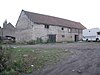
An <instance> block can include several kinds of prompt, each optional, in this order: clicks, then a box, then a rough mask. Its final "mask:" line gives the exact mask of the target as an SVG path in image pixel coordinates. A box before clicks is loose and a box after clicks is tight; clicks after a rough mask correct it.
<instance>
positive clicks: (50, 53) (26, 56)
mask: <svg viewBox="0 0 100 75" xmlns="http://www.w3.org/2000/svg"><path fill="white" fill-rule="evenodd" d="M9 51H10V52H11V54H10V56H11V57H10V60H9V61H10V71H11V73H14V75H18V74H21V73H31V72H32V71H35V70H41V69H42V68H43V67H44V66H45V65H50V64H54V63H57V62H58V61H59V60H60V59H61V58H64V57H65V56H69V55H70V54H71V53H70V52H69V51H66V52H65V50H62V49H38V48H35V49H33V48H11V49H10V50H9ZM6 75H9V74H6Z"/></svg>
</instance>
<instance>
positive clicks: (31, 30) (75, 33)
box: [15, 10, 85, 42]
mask: <svg viewBox="0 0 100 75" xmlns="http://www.w3.org/2000/svg"><path fill="white" fill-rule="evenodd" d="M83 29H85V27H84V26H83V25H82V24H81V23H79V22H74V21H71V20H67V19H62V18H58V17H53V16H48V15H43V14H38V13H33V12H29V11H25V10H22V11H21V14H20V16H19V19H18V21H17V23H16V32H15V37H16V42H24V41H26V42H27V41H31V40H37V38H41V39H42V40H43V41H44V42H46V41H47V40H49V41H51V42H63V41H78V40H81V39H82V31H83Z"/></svg>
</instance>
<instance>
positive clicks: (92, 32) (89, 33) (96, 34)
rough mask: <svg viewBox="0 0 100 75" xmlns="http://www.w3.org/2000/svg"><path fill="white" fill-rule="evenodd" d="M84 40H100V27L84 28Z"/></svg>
mask: <svg viewBox="0 0 100 75" xmlns="http://www.w3.org/2000/svg"><path fill="white" fill-rule="evenodd" d="M83 41H100V29H99V28H93V29H85V30H83Z"/></svg>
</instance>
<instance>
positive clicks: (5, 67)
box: [0, 46, 13, 75]
mask: <svg viewBox="0 0 100 75" xmlns="http://www.w3.org/2000/svg"><path fill="white" fill-rule="evenodd" d="M10 58H11V51H9V50H8V48H2V46H0V74H2V75H6V74H7V75H10V74H9V73H11V72H12V70H13V69H12V68H11V66H12V65H11V61H10Z"/></svg>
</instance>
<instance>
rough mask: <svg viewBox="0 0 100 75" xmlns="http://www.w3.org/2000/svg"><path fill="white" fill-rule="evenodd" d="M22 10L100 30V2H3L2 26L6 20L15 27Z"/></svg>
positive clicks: (37, 0) (54, 0) (1, 12)
mask: <svg viewBox="0 0 100 75" xmlns="http://www.w3.org/2000/svg"><path fill="white" fill-rule="evenodd" d="M22 9H24V10H26V11H31V12H35V13H41V14H46V15H51V16H56V17H60V18H65V19H69V20H72V21H76V22H81V23H82V24H83V25H84V26H85V27H87V28H97V27H98V28H100V0H1V1H0V26H2V23H3V22H4V21H5V19H7V21H8V22H11V23H12V24H13V25H14V26H15V25H16V22H17V20H18V17H19V15H20V13H21V10H22Z"/></svg>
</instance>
